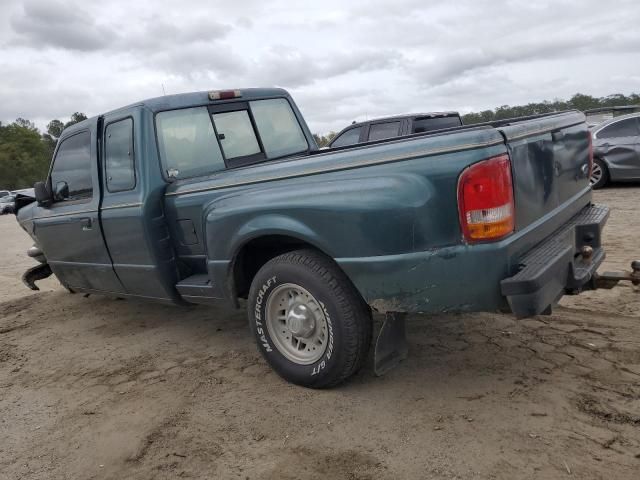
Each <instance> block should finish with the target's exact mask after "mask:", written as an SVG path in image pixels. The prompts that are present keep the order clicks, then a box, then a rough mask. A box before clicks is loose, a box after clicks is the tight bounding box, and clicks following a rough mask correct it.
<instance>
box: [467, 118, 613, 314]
mask: <svg viewBox="0 0 640 480" xmlns="http://www.w3.org/2000/svg"><path fill="white" fill-rule="evenodd" d="M493 126H494V128H497V129H498V131H499V132H500V133H501V134H502V135H503V137H504V140H505V143H506V146H507V153H506V154H504V155H502V156H501V157H499V158H498V159H493V160H490V161H488V162H481V163H478V164H475V165H472V166H471V167H469V168H468V169H467V170H466V171H464V172H463V173H462V175H461V177H460V184H459V185H460V186H459V191H458V194H459V209H460V212H461V214H460V222H461V226H462V231H463V234H464V238H465V241H466V242H467V243H469V244H470V245H471V244H474V243H479V242H483V241H492V240H496V239H497V238H498V237H500V236H501V235H504V236H506V237H511V238H510V240H509V241H508V247H507V251H506V256H507V260H508V264H507V266H508V274H509V275H508V277H507V278H505V279H503V280H502V281H501V293H502V294H503V295H504V296H505V297H506V298H507V299H508V301H509V305H510V307H511V310H512V311H513V312H514V313H515V314H516V315H518V316H528V315H535V314H538V313H542V312H544V311H548V310H549V309H550V308H551V306H552V304H553V303H554V302H555V301H556V300H557V299H558V298H559V297H560V296H561V295H562V294H563V293H565V292H574V291H579V290H580V289H582V288H584V287H585V286H588V285H587V283H588V282H589V281H590V280H591V278H592V276H593V274H594V273H595V270H596V269H597V267H598V266H599V265H600V263H601V262H602V260H603V259H604V252H603V251H602V248H601V235H600V234H601V229H602V227H603V225H604V223H605V221H606V219H607V216H608V209H607V208H606V207H602V206H596V205H592V204H591V190H590V187H589V172H590V169H591V165H592V162H593V157H592V151H591V137H590V134H589V132H588V130H587V127H586V125H585V123H584V116H583V115H582V114H581V113H579V112H568V113H564V114H558V115H547V116H542V117H539V118H529V119H522V120H515V121H514V120H512V121H505V122H503V123H494V124H493ZM509 174H511V181H510V179H509V176H510V175H509ZM492 195H494V196H493V198H492Z"/></svg>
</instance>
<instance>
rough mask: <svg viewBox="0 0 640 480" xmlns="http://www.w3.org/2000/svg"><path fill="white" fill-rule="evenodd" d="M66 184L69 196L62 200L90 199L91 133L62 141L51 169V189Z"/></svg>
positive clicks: (91, 189)
mask: <svg viewBox="0 0 640 480" xmlns="http://www.w3.org/2000/svg"><path fill="white" fill-rule="evenodd" d="M60 182H66V183H67V186H68V187H69V195H68V197H67V198H65V199H64V200H81V199H87V198H91V196H92V195H93V183H92V180H91V133H90V132H81V133H77V134H75V135H73V136H71V137H68V138H65V139H64V140H62V143H61V144H60V146H59V147H58V151H57V153H56V157H55V159H54V160H53V168H52V169H51V187H52V188H55V187H56V185H57V184H58V183H60Z"/></svg>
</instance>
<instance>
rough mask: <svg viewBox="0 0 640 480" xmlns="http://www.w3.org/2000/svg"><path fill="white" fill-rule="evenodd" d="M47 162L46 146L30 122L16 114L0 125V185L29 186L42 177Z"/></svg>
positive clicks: (12, 186)
mask: <svg viewBox="0 0 640 480" xmlns="http://www.w3.org/2000/svg"><path fill="white" fill-rule="evenodd" d="M48 166H49V155H48V149H47V146H46V144H45V143H44V142H43V141H42V137H41V136H40V133H39V132H38V129H37V128H36V127H35V125H34V124H33V123H32V122H29V121H28V120H24V119H21V118H19V119H17V120H16V121H15V122H13V123H11V124H9V125H6V126H5V125H2V126H0V188H6V189H9V190H16V189H19V188H27V187H31V186H32V185H33V184H34V182H36V181H38V180H42V179H44V177H45V176H46V175H47V169H48Z"/></svg>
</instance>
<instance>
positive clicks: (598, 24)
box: [0, 0, 640, 133]
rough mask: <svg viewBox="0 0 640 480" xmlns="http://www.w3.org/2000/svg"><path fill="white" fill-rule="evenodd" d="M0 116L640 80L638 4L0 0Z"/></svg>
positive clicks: (320, 125)
mask: <svg viewBox="0 0 640 480" xmlns="http://www.w3.org/2000/svg"><path fill="white" fill-rule="evenodd" d="M0 10H1V12H2V14H1V15H0V120H1V121H3V122H7V121H12V120H14V119H15V118H16V117H24V118H28V119H31V120H34V121H35V122H36V124H37V125H38V126H39V127H41V128H42V127H44V126H45V125H46V123H47V122H48V121H49V120H50V119H52V118H61V119H64V118H67V117H68V116H69V115H70V114H71V113H73V112H74V111H82V112H85V113H87V114H89V115H94V114H98V113H101V112H104V111H108V110H110V109H113V108H116V107H119V106H122V105H125V104H127V103H131V102H134V101H137V100H141V99H144V98H148V97H155V96H159V95H162V94H163V85H164V90H165V91H166V93H167V94H172V93H180V92H188V91H193V90H211V89H216V88H236V87H255V86H280V87H284V88H286V89H288V90H289V91H291V93H292V94H293V95H294V98H295V99H296V101H297V103H298V104H299V106H300V108H301V109H302V112H303V114H304V115H305V117H306V118H307V121H308V122H309V124H310V126H311V128H312V130H313V131H315V132H323V133H324V132H327V131H329V130H339V129H341V128H342V127H344V126H345V125H347V124H349V123H351V121H352V120H363V119H365V118H372V117H376V116H383V115H388V114H397V113H406V112H410V111H429V110H459V111H461V112H469V111H475V110H481V109H486V108H493V107H496V106H499V105H503V104H512V105H513V104H519V103H526V102H529V101H540V100H544V99H553V98H567V97H569V96H571V95H572V94H573V93H576V92H581V93H587V94H591V95H596V96H602V95H608V94H611V93H625V94H628V93H631V92H633V91H635V92H639V91H640V27H639V25H640V2H638V1H637V0H628V1H614V0H609V1H601V0H588V1H587V0H576V1H568V0H567V1H565V0H553V1H547V0H511V1H502V2H501V1H493V0H467V1H455V2H452V1H449V2H445V1H444V0H441V1H430V0H393V1H390V0H363V1H360V0H353V1H346V0H342V1H340V0H338V1H334V0H323V1H314V2H310V1H279V0H235V1H229V0H227V1H216V0H199V1H197V0H194V1H191V0H179V1H165V0H102V1H94V0H84V1H75V0H66V1H59V0H0Z"/></svg>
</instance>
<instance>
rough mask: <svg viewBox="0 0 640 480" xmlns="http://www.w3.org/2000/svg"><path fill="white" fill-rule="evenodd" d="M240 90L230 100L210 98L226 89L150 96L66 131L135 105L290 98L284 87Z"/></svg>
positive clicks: (164, 107) (170, 105)
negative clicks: (210, 93)
mask: <svg viewBox="0 0 640 480" xmlns="http://www.w3.org/2000/svg"><path fill="white" fill-rule="evenodd" d="M235 90H237V91H239V92H240V96H239V97H237V98H232V99H228V100H210V99H209V92H212V91H227V90H226V89H225V90H219V89H216V90H206V91H201V92H189V93H178V94H175V95H163V96H161V97H154V98H148V99H146V100H142V101H141V102H136V103H131V104H129V105H126V106H124V107H119V108H116V109H114V110H111V111H108V112H105V113H101V114H100V115H95V116H93V117H90V118H88V119H86V120H83V121H82V122H78V123H76V124H74V125H72V126H70V127H68V128H66V129H65V133H67V134H68V133H72V132H74V131H76V130H82V129H83V128H86V127H87V126H88V125H91V124H92V123H94V122H95V121H96V119H97V118H98V117H101V116H104V115H110V114H113V113H117V112H120V111H123V110H130V109H131V108H134V107H143V108H148V109H149V110H151V111H152V112H153V113H156V112H160V111H163V110H174V109H178V108H189V107H195V106H199V105H208V104H211V105H215V104H223V103H227V102H230V101H238V100H240V101H242V100H255V99H260V98H270V97H288V98H290V95H289V93H288V92H287V91H286V90H284V89H282V88H242V89H235ZM228 91H233V89H229V90H228Z"/></svg>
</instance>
